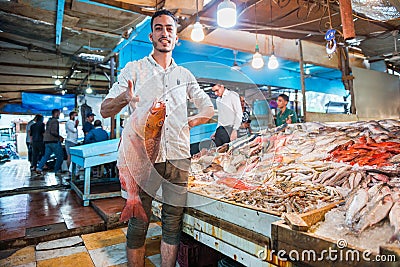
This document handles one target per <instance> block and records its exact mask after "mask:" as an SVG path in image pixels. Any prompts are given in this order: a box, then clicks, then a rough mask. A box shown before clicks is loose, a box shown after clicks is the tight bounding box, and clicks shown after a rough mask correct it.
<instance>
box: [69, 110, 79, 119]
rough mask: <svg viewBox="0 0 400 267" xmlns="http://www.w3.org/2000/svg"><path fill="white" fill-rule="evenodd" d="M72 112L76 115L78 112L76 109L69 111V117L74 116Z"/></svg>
mask: <svg viewBox="0 0 400 267" xmlns="http://www.w3.org/2000/svg"><path fill="white" fill-rule="evenodd" d="M74 114H76V115H78V112H76V111H71V112H70V113H69V117H70V118H71V117H72V116H74Z"/></svg>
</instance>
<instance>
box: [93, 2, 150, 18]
mask: <svg viewBox="0 0 400 267" xmlns="http://www.w3.org/2000/svg"><path fill="white" fill-rule="evenodd" d="M92 1H93V2H97V3H101V4H105V5H108V6H113V7H118V8H122V9H125V10H129V11H133V12H135V13H139V14H143V15H146V16H152V15H153V12H150V11H146V10H144V9H143V8H142V7H140V6H137V5H133V4H129V3H124V2H120V1H115V0H92Z"/></svg>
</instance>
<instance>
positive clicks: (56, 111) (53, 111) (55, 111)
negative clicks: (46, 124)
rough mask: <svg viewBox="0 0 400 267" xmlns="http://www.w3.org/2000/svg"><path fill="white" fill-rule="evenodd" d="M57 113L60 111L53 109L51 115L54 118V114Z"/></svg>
mask: <svg viewBox="0 0 400 267" xmlns="http://www.w3.org/2000/svg"><path fill="white" fill-rule="evenodd" d="M59 112H60V110H59V109H56V108H55V109H53V110H52V111H51V115H52V116H54V115H56V113H59Z"/></svg>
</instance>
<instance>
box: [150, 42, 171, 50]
mask: <svg viewBox="0 0 400 267" xmlns="http://www.w3.org/2000/svg"><path fill="white" fill-rule="evenodd" d="M153 47H154V49H156V50H157V51H158V52H161V53H168V52H171V51H172V50H173V49H174V45H171V48H167V47H162V46H161V48H160V47H158V45H157V42H155V41H153Z"/></svg>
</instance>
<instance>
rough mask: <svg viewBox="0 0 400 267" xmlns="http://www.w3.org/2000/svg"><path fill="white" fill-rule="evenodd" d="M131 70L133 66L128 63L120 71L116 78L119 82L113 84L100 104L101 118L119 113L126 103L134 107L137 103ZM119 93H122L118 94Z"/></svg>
mask: <svg viewBox="0 0 400 267" xmlns="http://www.w3.org/2000/svg"><path fill="white" fill-rule="evenodd" d="M132 68H133V65H132V64H129V63H128V64H127V66H126V67H125V68H123V69H122V71H121V74H120V76H119V77H118V78H119V81H118V82H116V83H114V84H113V87H112V88H111V89H110V92H109V95H108V96H107V98H106V99H105V100H104V101H103V103H101V108H100V114H101V116H103V118H108V117H112V116H114V115H116V114H117V113H118V112H120V111H121V110H122V109H123V108H124V107H125V106H126V105H127V104H128V103H131V106H134V103H135V102H138V101H139V98H138V97H135V95H134V91H133V81H132V79H135V78H134V77H132V75H131V73H132V72H133V71H132ZM121 89H122V90H121ZM121 91H122V93H120V92H121ZM110 95H111V97H110Z"/></svg>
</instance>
